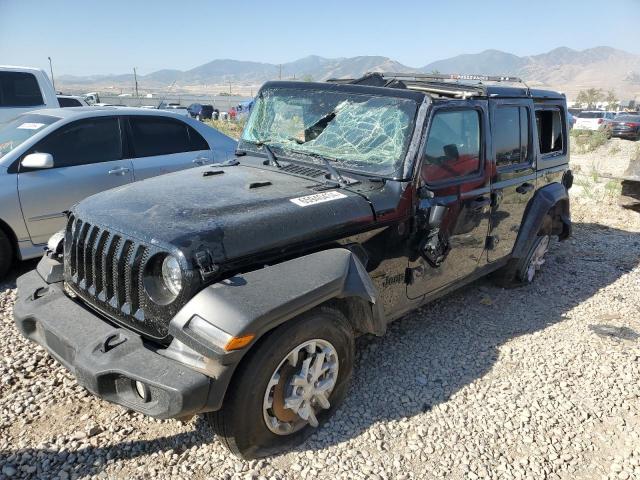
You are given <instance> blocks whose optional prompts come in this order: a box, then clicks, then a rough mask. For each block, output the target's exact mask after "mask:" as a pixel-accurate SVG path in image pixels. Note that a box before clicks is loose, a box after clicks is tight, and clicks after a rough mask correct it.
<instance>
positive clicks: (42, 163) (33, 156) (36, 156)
mask: <svg viewBox="0 0 640 480" xmlns="http://www.w3.org/2000/svg"><path fill="white" fill-rule="evenodd" d="M21 165H22V166H23V167H25V168H53V156H52V155H51V154H50V153H30V154H29V155H27V156H26V157H24V158H23V159H22V162H21Z"/></svg>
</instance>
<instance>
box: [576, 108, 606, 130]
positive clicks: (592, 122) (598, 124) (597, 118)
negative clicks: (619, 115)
mask: <svg viewBox="0 0 640 480" xmlns="http://www.w3.org/2000/svg"><path fill="white" fill-rule="evenodd" d="M615 115H616V114H615V112H604V111H601V110H592V111H584V112H580V113H579V114H578V119H577V120H576V124H575V125H574V127H573V128H575V129H576V130H604V129H610V128H611V124H612V122H613V120H614V118H615Z"/></svg>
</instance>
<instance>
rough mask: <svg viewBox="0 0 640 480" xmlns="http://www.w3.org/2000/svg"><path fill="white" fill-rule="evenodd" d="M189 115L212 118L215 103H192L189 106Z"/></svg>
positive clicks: (200, 118)
mask: <svg viewBox="0 0 640 480" xmlns="http://www.w3.org/2000/svg"><path fill="white" fill-rule="evenodd" d="M187 110H188V111H189V115H191V117H192V118H195V119H196V120H199V121H202V120H211V117H212V114H213V105H202V104H201V103H192V104H191V105H189V106H188V107H187Z"/></svg>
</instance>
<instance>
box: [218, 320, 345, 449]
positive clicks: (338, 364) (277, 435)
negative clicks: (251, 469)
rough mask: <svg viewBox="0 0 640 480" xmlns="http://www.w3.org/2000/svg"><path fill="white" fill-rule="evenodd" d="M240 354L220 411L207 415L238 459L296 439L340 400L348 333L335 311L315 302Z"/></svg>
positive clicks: (292, 443) (284, 446)
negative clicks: (312, 307)
mask: <svg viewBox="0 0 640 480" xmlns="http://www.w3.org/2000/svg"><path fill="white" fill-rule="evenodd" d="M255 348H256V349H255V351H253V352H250V353H249V354H248V355H249V356H248V357H247V358H246V359H245V360H243V363H242V365H240V367H239V368H238V371H237V372H236V373H235V374H234V379H233V381H232V384H231V385H230V387H229V390H228V391H227V395H226V398H225V402H224V406H223V408H222V410H220V411H217V412H213V413H209V414H207V419H208V421H209V423H210V424H211V426H212V427H213V429H214V431H215V432H216V434H217V435H218V436H219V438H220V439H221V440H222V442H223V443H224V444H225V445H226V447H227V448H229V450H231V451H232V452H233V453H234V454H236V455H239V456H241V457H243V458H246V459H249V458H256V457H262V456H266V455H272V454H274V453H278V452H281V451H283V450H286V449H288V448H291V447H293V446H295V445H297V444H299V443H301V442H302V441H303V440H304V439H305V438H307V437H308V436H309V435H310V434H311V433H313V431H314V430H315V428H316V427H318V426H320V425H321V424H322V423H323V422H324V421H326V420H327V419H328V418H329V417H330V416H331V415H332V414H333V412H334V411H335V409H336V408H337V407H338V405H340V403H341V402H342V400H343V399H344V397H345V395H346V393H347V389H348V386H349V381H350V379H351V373H352V369H353V356H354V339H353V333H352V331H351V327H350V325H349V323H348V321H347V319H346V318H345V317H344V315H342V313H340V312H339V311H337V310H335V309H332V308H328V307H319V308H316V309H314V310H311V311H310V312H308V313H306V314H303V315H302V316H300V317H298V318H297V319H295V320H292V321H289V322H287V323H285V324H283V325H281V326H280V327H278V328H276V329H275V330H273V331H272V332H270V333H269V334H267V336H266V338H264V339H263V340H262V341H261V342H260V343H259V344H258V345H257V346H256V347H255Z"/></svg>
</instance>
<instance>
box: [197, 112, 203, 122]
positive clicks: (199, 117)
mask: <svg viewBox="0 0 640 480" xmlns="http://www.w3.org/2000/svg"><path fill="white" fill-rule="evenodd" d="M196 120H198V121H199V122H201V121H202V117H201V116H200V115H199V114H198V115H196Z"/></svg>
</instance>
